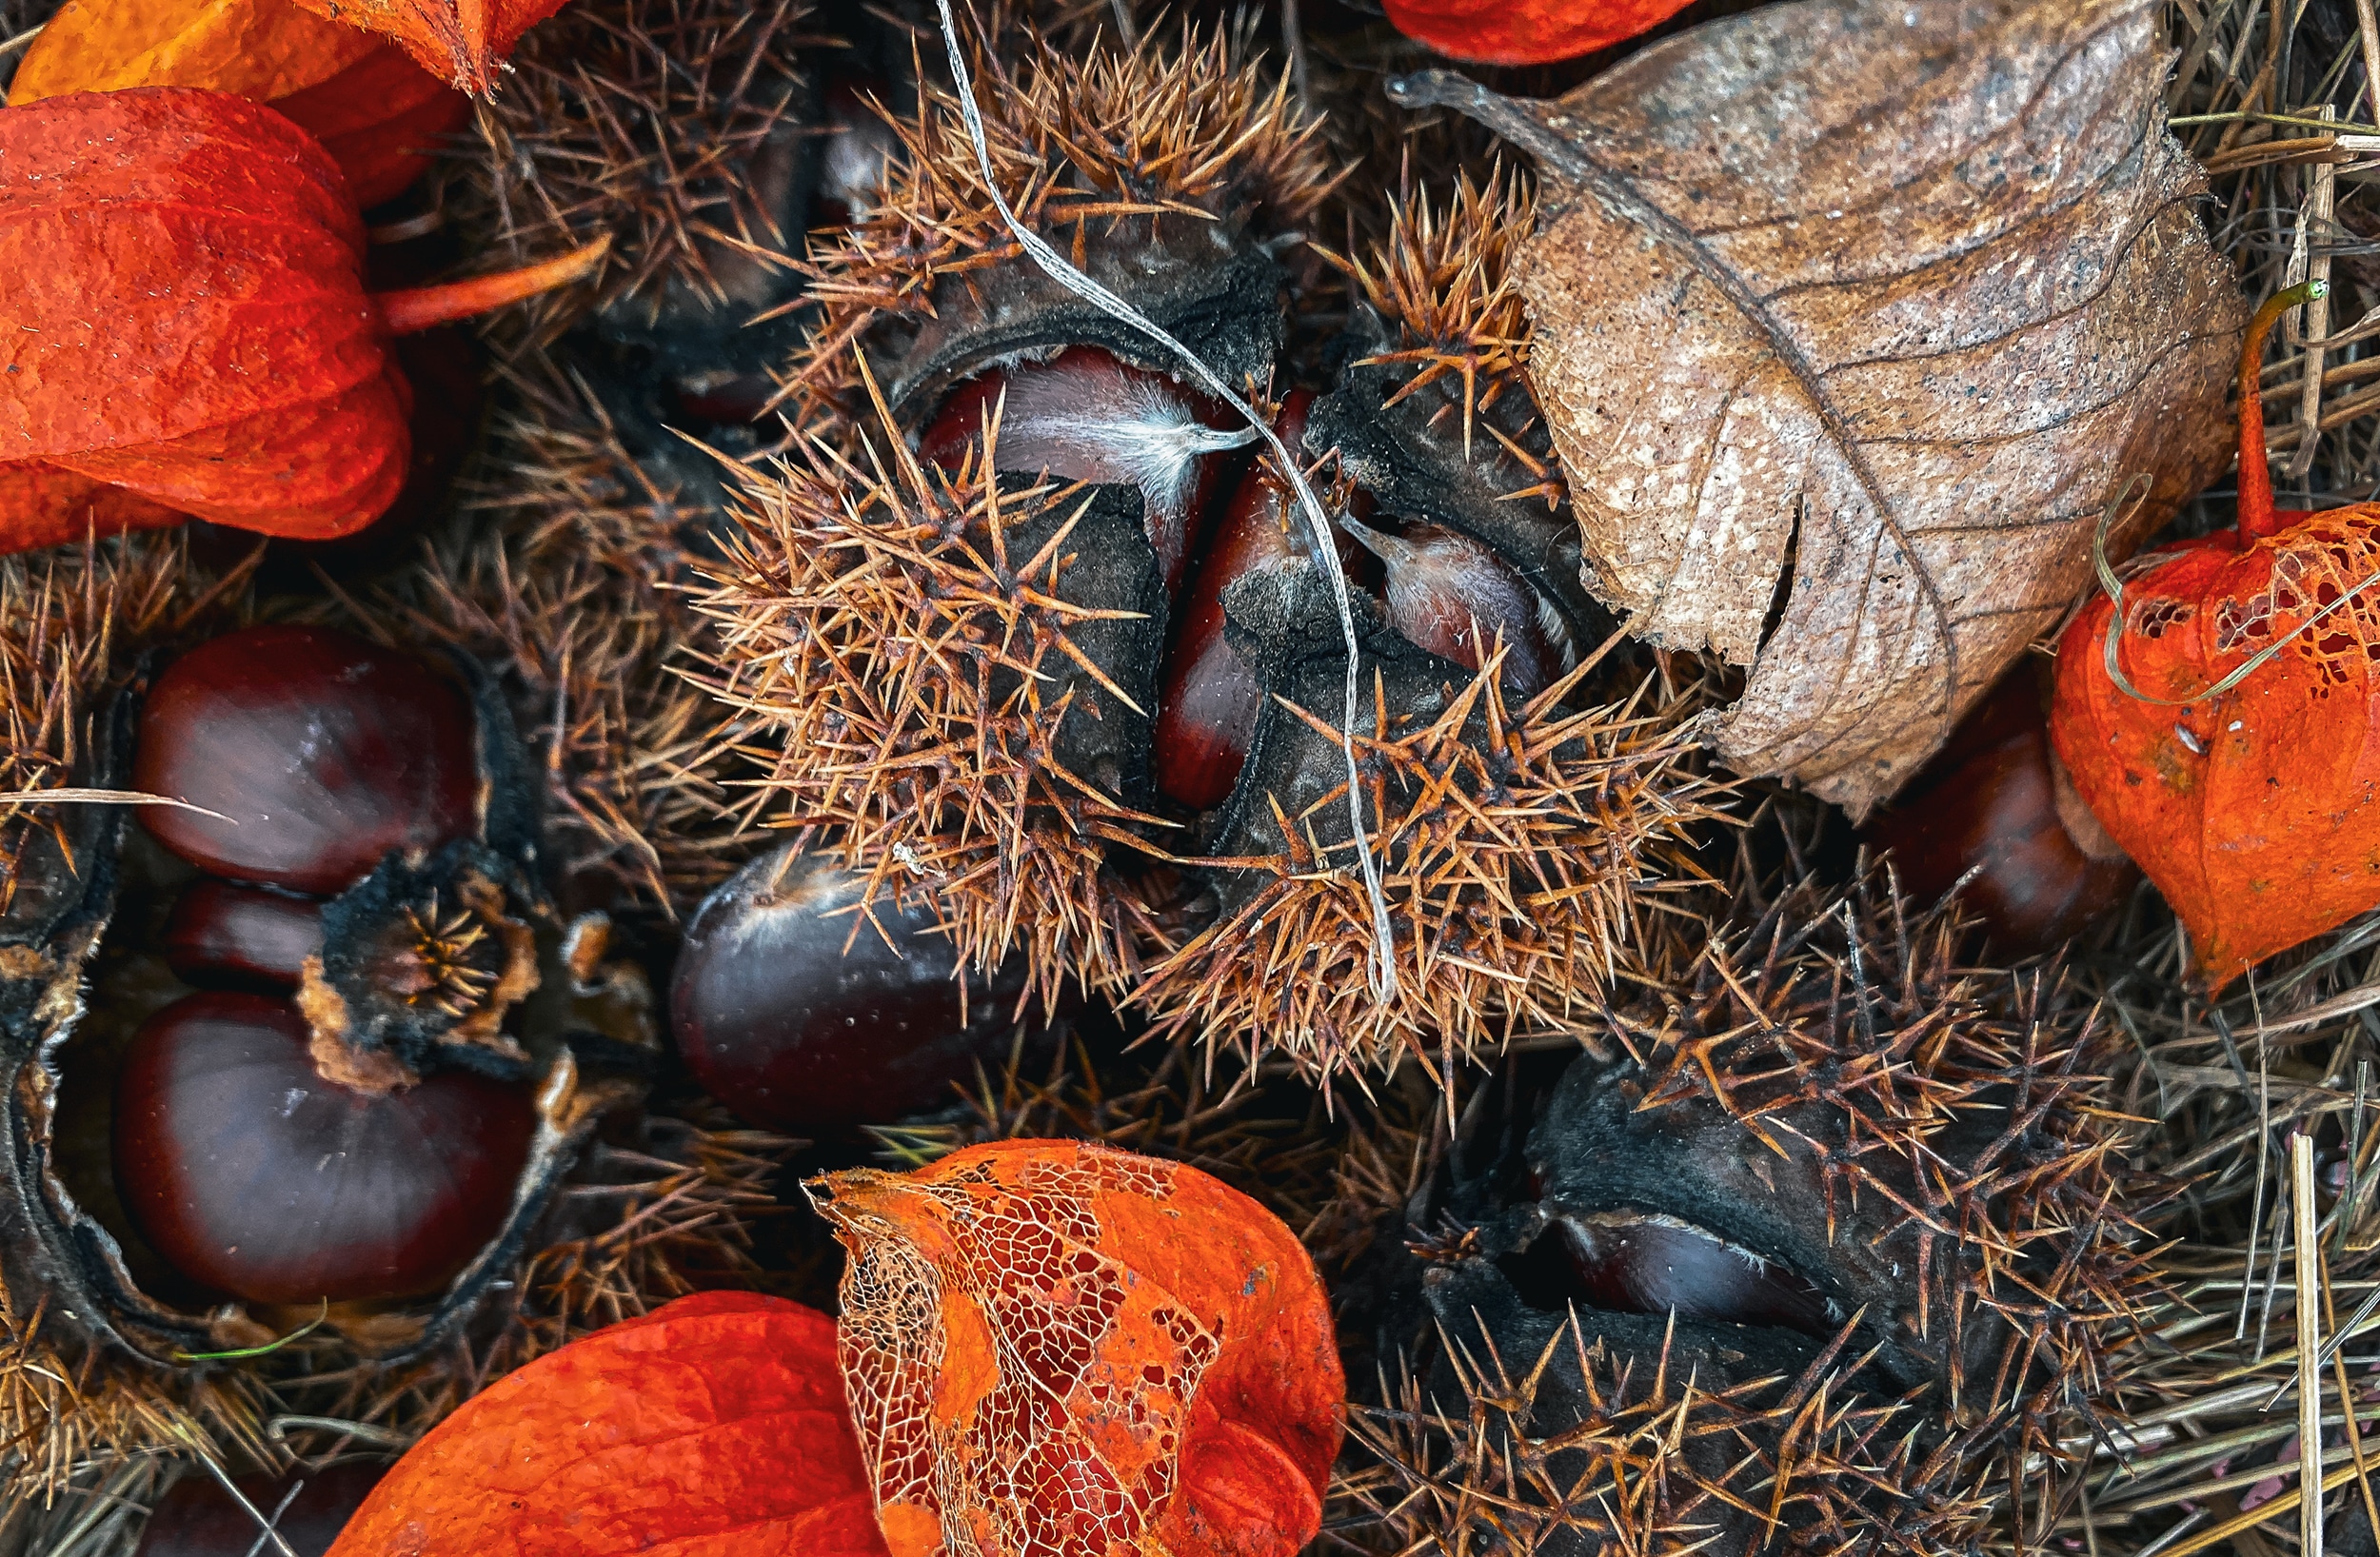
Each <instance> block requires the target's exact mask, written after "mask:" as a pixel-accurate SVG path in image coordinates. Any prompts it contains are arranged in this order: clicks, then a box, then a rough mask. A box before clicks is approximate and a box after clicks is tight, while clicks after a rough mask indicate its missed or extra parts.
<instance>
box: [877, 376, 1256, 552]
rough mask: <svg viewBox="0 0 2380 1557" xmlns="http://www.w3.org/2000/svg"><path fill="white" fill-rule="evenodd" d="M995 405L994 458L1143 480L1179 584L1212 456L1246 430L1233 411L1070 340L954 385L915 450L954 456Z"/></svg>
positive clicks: (1074, 476) (1123, 481)
mask: <svg viewBox="0 0 2380 1557" xmlns="http://www.w3.org/2000/svg"><path fill="white" fill-rule="evenodd" d="M995 414H997V416H998V419H999V428H1000V437H999V442H998V443H997V444H996V446H995V448H994V450H993V457H992V463H993V464H994V465H995V466H996V467H997V468H999V469H1002V470H1010V471H1017V472H1020V473H1021V474H1026V475H1032V474H1036V473H1043V472H1045V473H1047V474H1048V475H1051V476H1055V477H1057V478H1059V479H1061V480H1063V481H1076V482H1094V483H1101V484H1102V485H1124V486H1136V487H1138V488H1140V497H1141V501H1142V503H1144V504H1145V505H1146V506H1145V507H1144V509H1143V510H1142V522H1143V523H1145V524H1146V525H1147V526H1148V532H1149V543H1150V544H1151V545H1153V546H1155V547H1156V548H1157V560H1158V564H1159V566H1160V569H1161V570H1162V571H1163V574H1164V579H1165V591H1166V593H1167V594H1168V595H1169V596H1174V595H1179V594H1180V591H1181V584H1182V580H1183V579H1184V577H1185V576H1186V575H1187V572H1188V569H1189V562H1190V554H1191V550H1192V548H1193V547H1195V546H1196V545H1197V544H1198V543H1199V541H1200V533H1199V532H1200V521H1201V519H1202V518H1203V517H1204V515H1205V513H1206V509H1207V503H1208V500H1209V498H1210V497H1211V496H1212V494H1213V492H1214V489H1215V483H1216V479H1217V474H1218V470H1219V466H1220V461H1219V458H1218V457H1219V456H1220V454H1221V453H1222V452H1223V451H1224V450H1226V449H1233V448H1238V447H1240V445H1241V444H1243V443H1247V442H1248V436H1249V435H1248V434H1247V432H1246V431H1245V430H1244V428H1240V425H1239V420H1238V418H1236V417H1234V416H1232V415H1231V413H1230V412H1228V411H1227V410H1225V409H1224V408H1223V407H1222V406H1221V405H1219V404H1216V403H1215V402H1213V401H1211V400H1209V399H1207V398H1206V397H1205V396H1204V395H1201V394H1199V393H1198V392H1197V391H1195V390H1192V389H1190V388H1188V387H1186V386H1184V385H1183V384H1180V383H1178V382H1177V381H1175V380H1173V379H1169V378H1167V377H1166V376H1165V375H1164V374H1162V373H1152V372H1150V371H1149V370H1148V369H1146V368H1141V367H1135V366H1133V365H1131V364H1129V363H1126V362H1123V361H1121V359H1119V358H1117V357H1116V356H1114V355H1113V354H1111V353H1109V352H1106V351H1102V350H1101V349H1100V348H1099V347H1097V346H1068V347H1067V348H1066V349H1064V350H1063V351H1061V352H1059V353H1058V354H1057V355H1056V356H1054V357H1051V358H1050V359H1048V360H1047V361H1045V362H1021V363H1016V364H1013V365H1009V366H1006V367H1002V368H996V369H994V370H992V371H990V372H987V373H982V374H979V375H977V376H976V377H975V378H972V379H969V380H967V381H966V382H965V383H964V384H960V385H959V386H958V387H957V388H955V389H953V390H952V391H951V393H950V395H949V397H948V398H947V399H945V400H944V401H943V402H942V406H941V408H940V409H939V410H938V411H936V413H935V415H934V419H933V421H932V422H931V423H930V424H928V425H927V426H926V429H925V432H924V434H923V435H922V437H921V438H920V439H919V441H918V454H919V457H920V458H922V459H925V460H931V461H935V462H938V463H943V464H948V465H955V464H957V463H959V462H960V461H961V459H962V458H963V457H964V455H965V452H966V450H967V449H968V448H970V447H973V446H976V445H978V444H980V443H982V437H983V429H984V424H985V423H986V422H987V421H988V420H990V419H991V418H992V417H993V416H994V415H995Z"/></svg>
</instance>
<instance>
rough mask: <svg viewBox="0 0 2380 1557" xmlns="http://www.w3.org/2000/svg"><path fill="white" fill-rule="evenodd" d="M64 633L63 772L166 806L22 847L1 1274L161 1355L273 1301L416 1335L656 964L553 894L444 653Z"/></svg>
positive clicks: (474, 1285)
mask: <svg viewBox="0 0 2380 1557" xmlns="http://www.w3.org/2000/svg"><path fill="white" fill-rule="evenodd" d="M88 565H90V566H92V567H93V568H95V569H96V568H99V567H101V566H102V565H103V564H102V563H101V562H96V561H95V562H91V563H89V564H88ZM130 565H131V564H130V563H129V562H118V563H117V564H116V566H117V567H118V568H120V569H121V568H129V566H130ZM117 582H118V586H119V587H121V586H122V584H123V581H122V579H121V578H119V579H118V581H117ZM85 583H86V584H87V585H89V583H90V581H89V580H86V581H85ZM65 625H67V626H69V628H77V627H79V628H82V629H84V630H88V629H89V627H90V626H92V625H102V626H104V625H107V624H106V623H98V624H92V623H68V624H65ZM113 625H114V626H115V627H116V628H117V629H118V630H120V631H122V632H124V633H125V635H126V636H127V637H128V638H133V639H139V638H142V637H145V636H149V635H146V634H144V633H143V631H142V624H141V623H138V622H135V621H116V622H114V623H113ZM152 645H153V646H152ZM80 646H81V647H82V649H83V650H84V651H85V652H86V653H87V654H89V656H90V658H89V660H86V661H85V663H84V664H83V665H82V666H80V667H79V668H80V670H81V671H82V672H83V673H84V678H85V679H84V680H83V682H82V685H81V687H80V689H79V690H80V691H81V692H82V693H83V694H84V695H85V698H86V702H85V707H86V708H87V709H88V711H89V716H90V722H91V726H92V728H93V730H94V735H93V737H92V739H91V740H90V742H89V745H88V746H86V747H84V748H82V749H81V750H80V751H79V752H78V753H77V760H76V765H77V768H78V770H79V773H80V776H81V777H82V778H84V779H85V781H86V782H87V784H88V786H89V787H90V788H92V789H94V790H97V791H101V792H103V798H106V796H107V795H108V794H111V793H112V792H119V791H124V792H130V793H132V794H135V795H138V796H141V797H145V798H151V799H152V800H153V801H154V802H155V803H149V804H144V805H141V806H139V807H137V808H133V807H125V806H117V805H106V804H94V805H89V806H83V807H77V808H74V809H72V810H71V811H69V812H66V813H64V814H63V816H62V818H61V820H60V821H59V822H58V823H57V824H56V825H55V826H54V827H52V828H50V829H46V830H45V829H42V828H37V827H30V826H24V825H21V824H20V825H19V826H18V827H17V828H16V830H15V831H14V832H13V833H12V834H11V837H10V844H11V846H12V851H13V853H12V858H11V860H10V864H11V878H12V881H13V883H14V885H15V887H16V890H15V891H14V892H13V894H12V895H11V900H10V905H9V909H8V914H7V919H6V926H5V943H6V946H7V949H8V961H7V963H6V965H5V966H6V972H7V982H6V986H5V987H6V995H7V1004H6V1007H5V1011H6V1015H7V1023H6V1027H5V1040H6V1043H7V1046H8V1047H7V1063H8V1064H9V1066H10V1068H11V1072H12V1074H14V1076H15V1077H16V1080H15V1084H14V1085H13V1086H12V1087H11V1089H10V1105H9V1114H8V1127H9V1131H10V1146H11V1152H10V1163H11V1168H10V1179H9V1184H8V1188H7V1197H6V1201H5V1204H6V1206H7V1212H8V1222H9V1229H10V1236H9V1237H8V1238H7V1239H6V1240H5V1243H4V1246H0V1261H5V1262H6V1263H5V1275H6V1279H7V1282H8V1288H9V1291H11V1292H26V1293H43V1294H47V1299H48V1301H49V1303H50V1306H51V1308H52V1310H53V1312H54V1314H55V1316H56V1317H55V1319H54V1320H53V1322H55V1323H62V1324H63V1325H64V1327H65V1330H64V1332H65V1333H73V1332H77V1331H79V1332H81V1333H83V1334H86V1335H88V1336H90V1337H91V1338H93V1339H95V1340H100V1341H104V1342H106V1343H108V1344H109V1346H110V1347H112V1348H115V1349H121V1350H123V1351H128V1352H129V1353H131V1354H133V1355H135V1356H138V1357H139V1358H141V1359H143V1360H144V1361H145V1362H147V1363H148V1364H149V1365H152V1366H158V1367H164V1368H174V1367H187V1366H189V1365H190V1363H191V1359H192V1358H194V1357H197V1356H200V1355H203V1354H207V1353H211V1352H217V1351H222V1350H231V1349H237V1348H239V1347H242V1346H245V1345H253V1344H254V1343H255V1341H256V1340H257V1338H259V1337H260V1336H268V1335H270V1334H272V1333H274V1332H276V1331H278V1330H285V1329H288V1327H289V1325H290V1323H291V1322H292V1321H291V1320H290V1318H289V1316H290V1315H291V1314H293V1313H294V1314H301V1315H311V1316H314V1317H317V1318H320V1319H324V1320H326V1321H327V1322H328V1324H329V1325H330V1326H331V1327H332V1328H333V1329H334V1330H338V1331H340V1332H342V1333H344V1334H346V1335H347V1337H348V1338H349V1339H350V1340H353V1341H355V1342H356V1344H358V1345H360V1346H362V1347H364V1349H365V1350H366V1351H367V1353H370V1354H376V1355H377V1356H379V1357H380V1358H381V1359H382V1360H383V1362H384V1363H389V1364H393V1363H395V1362H399V1361H401V1360H402V1359H403V1358H405V1357H407V1356H408V1355H412V1354H417V1353H419V1352H420V1351H421V1350H423V1349H424V1348H426V1347H428V1346H430V1345H432V1344H434V1343H436V1342H438V1341H440V1340H441V1339H442V1338H443V1337H445V1336H446V1334H447V1333H449V1332H450V1331H452V1330H454V1329H455V1328H456V1327H457V1326H459V1325H461V1324H463V1323H465V1322H466V1320H467V1319H468V1318H469V1316H470V1315H471V1314H472V1313H473V1312H474V1311H475V1310H476V1309H477V1308H478V1306H479V1304H480V1300H481V1299H482V1297H483V1296H484V1295H485V1291H486V1287H487V1284H488V1283H490V1282H491V1281H494V1280H496V1279H497V1278H498V1277H499V1276H500V1275H501V1273H502V1272H503V1271H504V1270H505V1269H506V1267H507V1266H508V1264H509V1263H510V1262H511V1261H512V1260H514V1259H516V1258H517V1257H519V1256H520V1255H521V1254H522V1253H523V1252H524V1244H525V1240H526V1239H527V1238H528V1236H529V1235H530V1232H531V1230H532V1229H533V1228H534V1227H535V1226H536V1225H537V1224H538V1222H539V1219H540V1217H541V1216H542V1214H543V1213H544V1212H545V1207H546V1202H547V1199H548V1197H549V1196H550V1195H551V1193H552V1192H553V1190H554V1188H555V1186H556V1185H557V1184H558V1183H559V1182H560V1180H561V1179H562V1177H563V1176H564V1174H565V1173H566V1172H567V1171H568V1170H569V1169H570V1168H571V1166H572V1164H573V1162H574V1160H575V1159H576V1157H577V1155H578V1153H579V1151H580V1148H581V1147H582V1146H583V1145H584V1144H585V1141H586V1139H587V1136H588V1133H589V1132H590V1131H591V1130H593V1128H594V1127H595V1125H596V1123H597V1122H598V1120H599V1119H600V1118H602V1117H603V1116H604V1115H605V1114H607V1113H610V1112H612V1111H614V1110H618V1109H621V1108H624V1107H626V1106H628V1105H631V1104H633V1102H634V1101H635V1100H636V1099H637V1098H638V1097H639V1096H640V1095H641V1094H642V1092H643V1090H644V1087H645V1077H646V1076H648V1075H649V1074H651V1069H652V1059H651V1056H652V1055H653V1054H654V1052H655V1044H656V1041H657V1040H656V1035H655V1033H654V1028H653V1021H652V1014H651V1012H650V1010H649V1006H650V1003H651V1002H650V997H649V995H648V993H647V991H646V989H645V979H644V976H643V974H642V973H641V971H639V970H638V969H637V968H635V967H634V966H632V965H630V964H627V963H625V962H623V961H621V960H619V959H618V958H617V957H616V956H614V955H613V954H612V952H611V950H610V949H609V947H608V945H607V940H608V926H607V924H606V922H605V920H604V918H603V917H602V916H600V915H595V916H579V917H576V918H570V919H565V917H564V916H563V915H562V914H561V913H560V912H559V911H558V910H557V909H556V907H555V906H554V903H553V901H552V899H551V897H549V896H548V893H547V890H546V888H545V884H544V881H543V878H542V876H541V870H542V866H543V861H542V858H541V824H540V820H539V811H540V804H541V802H540V798H539V792H538V788H537V782H536V776H535V774H534V771H533V770H532V769H530V768H529V767H528V765H527V759H526V756H525V754H524V752H523V750H522V748H521V746H520V743H519V741H518V739H517V738H516V737H515V735H514V733H513V727H512V720H511V716H510V714H509V713H508V711H507V710H506V706H505V704H504V702H503V700H502V699H501V698H500V697H499V696H498V695H497V692H496V689H495V687H494V685H493V683H492V681H491V680H490V678H489V677H488V675H487V673H486V671H485V670H484V669H483V668H482V667H480V666H479V665H478V664H476V663H474V662H472V661H471V660H469V659H467V658H466V657H465V656H462V655H460V654H456V653H451V652H442V651H438V650H435V649H433V648H429V647H427V646H423V647H395V646H389V645H386V644H382V643H376V642H372V641H367V640H365V639H363V638H360V637H357V636H354V635H352V634H350V633H347V632H344V631H338V630H333V629H329V628H323V627H310V626H277V625H254V626H247V627H231V628H229V629H228V630H226V631H217V632H199V633H191V634H187V635H183V634H172V633H159V634H156V635H154V637H153V638H152V640H151V644H150V645H143V646H144V647H146V648H147V652H146V653H144V654H141V655H140V656H139V657H138V658H137V659H127V658H126V657H124V656H122V655H118V656H114V657H110V656H109V655H108V654H107V653H105V649H106V647H107V645H105V644H104V643H100V644H97V645H94V644H93V643H92V642H91V641H89V640H86V641H84V642H83V643H82V644H81V645H80ZM111 661H112V663H111Z"/></svg>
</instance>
